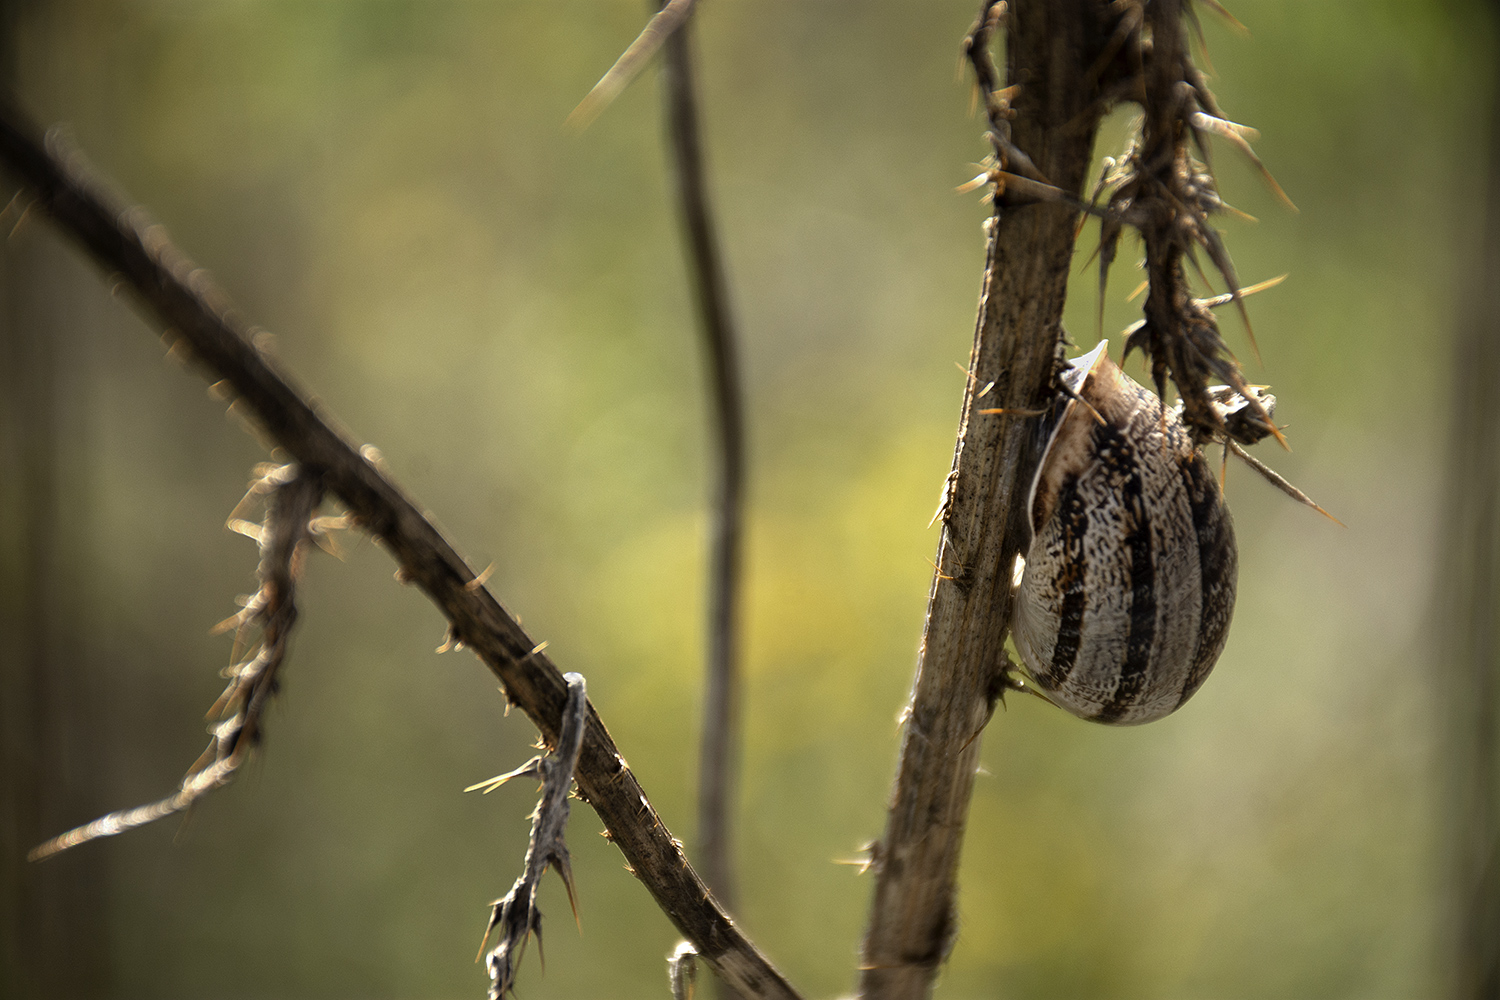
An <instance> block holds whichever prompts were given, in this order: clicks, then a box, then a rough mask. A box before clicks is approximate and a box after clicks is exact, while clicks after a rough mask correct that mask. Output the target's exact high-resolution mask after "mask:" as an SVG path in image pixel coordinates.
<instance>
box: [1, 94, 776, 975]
mask: <svg viewBox="0 0 1500 1000" xmlns="http://www.w3.org/2000/svg"><path fill="white" fill-rule="evenodd" d="M38 133H39V130H38V129H36V128H35V127H34V126H32V125H30V124H29V123H28V122H27V121H26V120H25V119H24V117H23V116H22V115H21V114H20V113H19V112H17V111H16V110H14V108H13V107H11V106H9V105H8V104H7V105H5V106H3V107H0V162H3V163H4V164H5V166H6V167H7V168H8V169H9V170H10V171H11V173H12V174H13V175H14V176H15V177H16V178H17V179H18V180H20V181H21V182H22V183H23V184H24V185H25V187H26V188H27V190H28V191H29V192H30V194H31V196H32V197H33V198H34V199H35V200H36V203H37V204H38V205H40V207H41V208H43V209H45V210H46V212H47V213H48V214H49V215H50V216H51V217H52V218H53V219H54V220H55V221H56V222H57V224H58V225H59V226H60V227H61V228H62V229H63V230H64V231H65V232H67V233H68V234H69V235H70V236H71V237H73V238H74V239H75V240H77V241H78V242H79V243H80V244H82V246H83V247H84V249H85V250H87V251H88V253H89V254H90V255H91V256H92V257H93V258H94V259H95V261H96V262H97V263H98V264H100V265H101V266H102V267H103V268H104V269H105V271H106V272H108V273H109V274H111V275H112V276H114V277H112V279H111V280H115V281H118V282H119V283H120V284H122V285H123V286H125V287H126V288H128V289H130V290H131V291H132V292H134V293H135V296H136V297H137V298H138V300H139V302H140V303H141V305H143V306H144V307H145V308H146V309H147V310H148V311H149V312H150V313H151V314H153V315H154V316H155V317H156V318H157V319H159V320H160V322H161V323H162V325H163V326H164V327H165V331H166V332H165V334H164V336H165V338H166V339H168V340H170V341H171V342H172V343H173V346H174V349H175V350H178V351H179V352H181V353H183V354H186V355H187V356H188V357H189V358H190V359H191V360H192V361H193V362H194V363H196V364H197V365H198V366H200V367H201V368H202V369H203V370H204V371H205V372H206V373H207V374H208V375H209V376H210V377H211V378H212V379H214V380H215V381H218V380H221V379H222V380H223V381H224V382H225V384H226V388H227V389H229V390H231V391H232V393H233V395H234V396H235V397H236V401H237V403H238V404H239V405H240V406H241V407H242V408H243V409H244V410H245V411H246V412H248V413H250V414H252V415H253V416H254V418H255V419H256V420H257V421H258V423H259V425H260V428H261V430H262V431H263V432H264V433H265V434H266V436H267V437H269V438H270V439H271V440H273V441H275V442H276V443H277V444H278V445H280V446H281V447H282V448H284V449H285V450H286V452H287V453H288V454H289V455H290V456H291V458H292V459H294V460H295V461H296V462H298V463H299V464H300V465H301V466H302V467H303V468H304V469H305V470H307V472H308V473H309V474H315V475H320V476H321V477H322V481H323V484H324V486H325V488H326V489H327V490H328V492H329V493H331V494H333V495H335V496H337V497H338V498H339V499H340V500H341V501H342V502H343V503H344V505H345V506H346V507H347V508H348V510H349V512H350V514H351V515H352V516H353V517H354V518H355V519H356V520H357V522H358V523H359V525H360V526H361V527H363V528H364V529H365V530H366V531H368V532H370V534H372V535H373V536H375V537H376V538H378V539H379V540H380V541H381V542H382V543H384V545H385V546H386V548H388V549H389V550H390V552H391V555H392V557H393V558H395V559H396V561H397V562H398V563H399V565H400V568H401V575H402V577H403V579H405V580H407V581H409V582H411V583H414V584H416V585H417V586H418V587H420V588H421V589H422V590H423V591H424V592H425V593H426V594H427V595H428V597H430V598H431V599H432V601H433V603H434V604H436V605H437V606H438V609H439V610H440V611H441V612H442V613H443V615H444V616H445V617H446V618H447V619H448V621H449V624H450V628H451V631H452V634H453V637H454V638H455V639H457V640H460V641H462V642H464V643H465V644H466V645H468V646H469V648H470V649H472V650H473V651H474V652H475V654H476V655H478V656H479V658H480V659H481V660H483V661H484V663H485V665H486V666H488V667H489V668H490V670H491V671H492V672H493V673H494V674H495V676H496V677H498V678H499V680H500V682H501V684H502V686H503V688H504V691H505V694H506V696H507V697H508V698H509V699H510V700H511V701H512V702H513V703H515V704H516V705H518V706H520V708H521V709H522V710H523V711H524V712H525V713H526V714H527V716H529V717H530V718H531V720H532V721H533V722H534V723H535V724H536V726H537V728H538V729H539V730H540V731H541V733H542V737H543V739H544V740H545V741H546V742H547V743H548V745H550V746H554V747H555V746H557V744H558V738H559V734H560V727H561V722H562V718H563V711H564V708H565V706H566V704H567V698H568V689H567V684H566V682H565V681H564V680H563V676H562V673H561V672H560V671H559V670H558V669H557V668H556V667H555V666H553V664H552V662H551V661H550V660H549V659H548V658H547V657H546V656H545V655H544V654H543V653H542V652H541V650H540V647H539V645H538V643H537V642H536V641H535V640H533V639H532V638H531V637H530V636H528V635H527V634H526V632H525V631H524V630H522V628H521V627H520V625H518V624H517V623H516V621H515V620H514V619H513V618H511V616H510V615H509V614H507V613H506V611H505V609H504V608H502V607H501V606H500V604H499V602H497V601H496V600H495V598H494V597H493V596H492V595H491V594H490V593H489V592H488V591H487V590H485V589H484V587H483V586H482V585H479V584H478V583H477V582H476V577H475V573H474V571H473V570H472V569H471V568H470V567H469V566H468V564H466V563H465V562H464V560H463V559H462V558H460V557H459V555H458V553H457V552H455V551H454V549H453V546H452V545H450V544H449V542H448V540H447V539H445V538H444V537H443V536H442V534H441V533H440V532H439V531H438V530H437V528H436V527H434V526H433V524H432V523H431V522H430V521H428V520H427V519H426V518H425V517H424V516H423V515H422V513H421V510H420V508H418V507H417V505H416V504H414V503H413V502H412V501H411V499H410V498H408V497H407V496H406V494H405V493H403V492H402V491H401V490H400V489H399V488H398V487H397V486H396V485H395V484H394V483H393V482H391V480H390V479H389V478H387V477H386V476H385V475H384V473H383V472H382V471H381V470H380V469H379V468H378V467H377V466H376V464H375V463H374V462H373V461H371V460H370V459H369V458H366V457H364V456H363V455H362V454H361V452H360V450H358V449H356V447H355V446H354V445H353V444H351V443H350V442H349V441H348V440H347V439H346V438H345V437H344V436H343V435H342V434H341V433H340V432H338V431H336V430H335V429H334V428H333V426H332V423H331V420H330V419H329V418H328V417H326V416H325V415H324V414H321V413H320V412H319V411H318V410H317V409H316V408H315V407H314V405H313V404H311V403H310V402H309V401H308V400H307V398H306V397H305V396H304V395H303V394H302V393H301V392H300V391H299V390H298V389H296V388H295V387H294V386H293V384H292V383H291V381H290V380H289V379H288V378H287V377H286V376H285V375H284V374H283V373H281V372H280V371H279V370H278V368H277V366H276V365H275V364H274V363H273V362H272V361H271V359H270V358H269V357H268V356H267V355H266V354H265V353H264V352H263V351H262V350H261V349H260V348H259V347H257V346H256V330H255V329H254V328H253V327H252V326H251V325H250V324H249V323H248V322H247V321H246V320H245V318H244V317H243V316H241V315H240V314H239V313H238V312H236V311H235V310H234V308H233V307H232V305H231V304H230V302H229V300H228V299H227V297H226V296H225V295H224V294H223V292H222V291H220V290H219V289H218V288H217V286H215V285H214V283H213V282H212V280H211V279H210V278H209V276H208V274H207V272H205V271H203V270H202V269H201V268H197V267H195V266H194V265H193V264H192V263H191V262H190V261H189V260H188V259H187V258H186V257H184V256H183V255H182V253H181V252H180V251H178V250H177V248H176V247H175V246H173V245H172V243H171V241H170V240H169V239H168V237H167V234H166V232H165V231H164V230H163V229H162V228H161V227H160V226H159V225H154V224H152V223H151V222H150V221H149V219H148V218H147V217H146V216H145V214H144V213H143V212H141V211H140V210H139V209H129V210H126V209H122V208H121V207H119V206H118V205H117V204H116V203H115V201H114V199H113V198H111V197H110V196H108V195H106V194H104V193H102V191H101V185H100V183H99V182H98V181H97V180H96V179H95V178H94V176H93V174H92V172H91V171H90V170H89V168H88V167H87V166H86V165H85V164H84V162H83V160H82V158H81V156H79V155H78V154H77V153H76V152H74V151H72V150H70V149H69V148H67V147H66V145H65V144H64V143H63V142H62V141H61V139H60V138H58V136H57V134H56V133H55V132H54V133H52V134H50V135H49V136H48V137H47V138H46V139H45V140H43V139H41V138H39V135H38ZM372 457H373V456H372ZM577 780H578V790H579V794H580V795H581V797H582V798H583V799H584V800H585V801H587V802H588V803H589V804H590V805H592V806H593V807H594V809H595V811H596V812H598V814H599V816H600V818H601V819H602V820H603V821H604V824H605V826H606V827H607V828H608V831H609V834H610V839H611V840H612V841H613V842H614V843H615V845H616V846H617V847H619V849H620V852H621V853H622V854H624V855H625V857H626V859H627V861H628V862H629V863H630V866H631V869H632V870H633V871H634V872H635V874H636V875H637V877H639V878H640V879H641V881H642V883H643V884H644V885H645V886H646V888H647V890H648V891H649V892H650V893H651V895H652V897H653V898H654V899H655V900H656V902H657V905H659V906H660V907H661V909H662V911H663V912H664V913H665V914H666V915H667V917H668V918H669V919H670V920H671V921H672V923H673V924H675V925H676V927H677V928H678V930H680V931H681V932H682V934H683V935H684V936H685V937H686V938H688V940H690V941H691V942H692V943H693V945H694V947H695V948H696V949H697V950H698V953H699V955H700V956H701V957H702V958H703V959H704V961H706V962H708V963H709V965H710V966H711V967H712V968H713V969H714V971H715V972H716V973H717V974H718V975H719V976H720V977H721V978H723V979H724V980H726V981H728V982H729V983H731V984H733V985H734V986H735V988H737V989H739V990H740V991H741V992H743V993H744V994H746V995H747V996H752V997H763V998H767V1000H771V998H783V1000H791V998H795V997H797V996H798V994H797V992H796V991H795V990H794V989H793V988H792V986H791V984H790V983H788V982H787V980H786V979H785V977H783V976H782V975H781V973H780V972H778V971H777V970H776V969H775V967H774V966H772V965H771V963H770V962H769V961H768V960H767V959H766V958H765V956H763V955H761V954H760V952H758V951H757V950H756V949H755V946H754V945H753V944H751V942H750V941H749V940H748V939H747V938H746V937H745V936H744V935H743V934H742V933H741V932H740V931H739V929H738V928H737V927H736V926H735V925H734V924H733V922H732V921H731V920H730V919H729V917H728V916H727V915H725V913H724V912H723V911H722V910H720V909H719V907H718V906H717V904H716V903H715V902H714V900H713V898H712V896H711V895H710V894H709V892H708V890H707V888H706V887H705V886H704V884H703V882H702V881H701V880H700V879H699V878H698V876H697V874H696V873H694V871H693V869H692V867H691V865H689V864H688V861H687V858H686V857H685V856H684V855H683V853H682V850H681V848H680V847H679V846H678V844H677V843H676V841H674V840H673V838H672V835H671V833H670V832H669V831H668V830H667V828H666V827H665V826H664V825H663V824H662V822H661V819H660V818H659V817H658V816H657V814H656V810H655V809H653V808H652V806H651V804H650V802H649V800H648V799H647V798H646V795H645V791H644V790H643V789H642V788H641V786H640V783H639V782H638V781H636V779H635V776H634V775H633V774H632V773H631V772H630V769H629V768H628V767H627V766H626V764H625V760H624V758H623V757H621V755H620V753H619V751H618V749H617V748H616V747H615V744H614V741H613V740H612V739H611V738H610V736H609V732H608V731H607V730H606V729H605V728H604V723H603V722H602V721H601V720H600V719H599V716H598V714H597V713H596V712H594V710H593V708H592V706H590V708H589V712H588V721H587V726H586V728H585V731H584V736H583V749H582V752H581V754H580V756H579V763H578V773H577Z"/></svg>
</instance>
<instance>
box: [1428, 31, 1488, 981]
mask: <svg viewBox="0 0 1500 1000" xmlns="http://www.w3.org/2000/svg"><path fill="white" fill-rule="evenodd" d="M1492 16H1493V17H1494V18H1495V19H1496V21H1497V23H1500V3H1494V4H1492ZM1494 72H1495V76H1494V78H1493V79H1492V81H1491V93H1490V100H1491V111H1490V151H1489V167H1488V174H1489V177H1488V182H1487V184H1486V206H1485V217H1484V236H1483V244H1482V246H1481V247H1480V251H1479V256H1478V260H1477V261H1476V267H1475V273H1474V274H1473V276H1472V283H1471V285H1470V292H1469V302H1468V307H1467V309H1466V310H1465V311H1464V312H1463V314H1462V316H1463V319H1462V326H1461V328H1460V329H1459V331H1458V336H1457V337H1456V338H1455V343H1454V359H1453V378H1454V384H1453V410H1452V428H1451V430H1450V434H1449V447H1450V449H1451V451H1450V454H1449V457H1448V472H1447V483H1448V490H1449V496H1448V501H1447V505H1446V507H1445V511H1444V519H1443V524H1444V530H1445V531H1446V533H1447V537H1446V538H1445V540H1444V549H1443V559H1442V562H1441V563H1440V565H1439V579H1440V581H1441V583H1440V585H1439V591H1438V593H1439V601H1438V607H1439V613H1438V621H1439V622H1440V623H1441V627H1442V634H1443V641H1444V643H1445V646H1446V649H1445V654H1446V655H1445V656H1444V662H1445V663H1446V664H1447V666H1448V671H1447V674H1446V677H1445V680H1446V681H1447V686H1446V691H1445V698H1446V707H1447V714H1448V717H1447V720H1446V721H1447V725H1446V727H1445V728H1446V732H1447V733H1448V734H1449V745H1448V754H1447V755H1446V757H1445V759H1444V764H1445V770H1446V773H1447V774H1448V775H1449V776H1450V785H1451V788H1450V791H1451V799H1450V812H1449V815H1448V817H1447V820H1448V824H1449V825H1448V830H1449V834H1448V837H1447V841H1448V845H1449V848H1450V851H1451V874H1452V879H1453V881H1452V884H1451V892H1452V895H1451V906H1450V915H1451V921H1452V924H1451V930H1452V933H1451V934H1449V935H1445V937H1446V938H1448V939H1449V940H1451V941H1452V942H1453V944H1454V946H1455V948H1454V951H1453V952H1451V953H1450V954H1449V955H1444V956H1441V957H1442V959H1443V960H1448V961H1451V962H1452V963H1453V964H1452V971H1453V975H1452V988H1453V993H1452V995H1453V996H1454V997H1455V998H1461V1000H1481V998H1484V1000H1494V998H1500V642H1497V640H1500V406H1497V399H1496V387H1497V386H1500V65H1497V66H1496V67H1495V70H1494Z"/></svg>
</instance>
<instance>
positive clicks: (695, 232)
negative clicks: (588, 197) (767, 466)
mask: <svg viewBox="0 0 1500 1000" xmlns="http://www.w3.org/2000/svg"><path fill="white" fill-rule="evenodd" d="M689 30H690V27H689V26H688V25H686V24H684V25H683V26H682V27H681V28H680V29H679V30H678V31H676V32H674V33H673V34H672V36H671V37H670V38H668V39H667V42H666V49H665V51H664V53H663V61H662V79H663V82H664V84H665V90H666V104H667V109H666V110H667V123H668V131H669V137H670V145H671V148H672V158H673V161H674V163H675V165H676V179H677V204H678V208H679V210H680V213H681V216H682V227H683V234H684V238H685V241H686V248H687V257H688V265H689V270H690V272H691V278H692V281H691V284H692V286H693V299H694V301H695V302H696V303H697V306H698V327H699V329H700V330H701V331H702V334H703V347H704V353H705V355H706V359H707V361H708V370H709V378H708V386H709V399H710V404H711V406H712V407H713V427H714V431H715V433H714V435H713V441H714V445H715V447H714V451H715V456H714V457H715V458H716V459H717V465H718V468H717V469H716V476H715V478H716V480H717V481H716V483H715V489H714V500H713V515H712V536H711V542H710V555H709V573H708V664H707V671H706V678H705V680H706V683H705V684H704V693H703V738H702V743H701V744H700V751H699V774H698V852H697V857H698V865H699V867H700V868H701V870H702V872H703V878H704V880H705V881H706V882H707V883H708V885H709V887H710V888H711V889H713V891H714V895H715V896H717V897H718V899H719V902H720V903H721V904H722V905H723V906H724V907H725V908H726V909H728V910H733V909H734V889H735V880H734V862H733V858H732V854H731V851H730V830H731V829H732V825H733V824H732V815H733V809H732V805H733V801H734V787H735V780H734V776H735V765H736V760H737V758H738V756H739V729H740V727H739V711H738V710H739V684H740V682H739V662H738V661H739V655H738V654H739V643H738V638H739V629H738V624H739V615H738V607H739V590H740V565H741V558H740V557H741V552H742V551H743V541H742V539H743V535H744V493H745V418H744V404H743V401H742V400H743V394H742V392H741V389H740V375H739V362H738V359H737V357H736V355H735V329H734V318H733V316H732V314H731V312H730V309H729V282H728V279H727V278H726V277H725V273H724V258H723V254H722V253H721V252H720V250H719V241H718V237H717V234H716V231H715V226H714V220H713V214H712V212H711V211H710V210H709V204H708V188H707V182H706V179H705V176H704V169H703V143H702V139H701V137H700V135H699V131H698V107H697V104H698V101H697V94H696V88H695V86H694V82H693V64H692V57H691V50H690V48H689V41H690V39H689V34H688V32H689Z"/></svg>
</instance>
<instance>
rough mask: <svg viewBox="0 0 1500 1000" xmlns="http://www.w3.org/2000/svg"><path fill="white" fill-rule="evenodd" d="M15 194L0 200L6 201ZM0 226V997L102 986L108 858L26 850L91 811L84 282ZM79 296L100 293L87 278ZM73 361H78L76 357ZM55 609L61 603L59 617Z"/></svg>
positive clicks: (35, 228) (9, 35) (12, 13)
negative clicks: (78, 354)
mask: <svg viewBox="0 0 1500 1000" xmlns="http://www.w3.org/2000/svg"><path fill="white" fill-rule="evenodd" d="M26 6H27V4H25V3H23V2H19V0H0V80H3V84H4V86H5V87H6V88H7V89H9V88H10V87H11V85H12V84H13V82H14V80H15V65H16V51H15V44H16V28H17V26H18V25H19V23H20V21H21V16H22V13H23V11H22V8H24V7H26ZM13 193H14V189H6V190H4V191H3V194H0V202H4V201H8V200H9V199H10V196H11V195H12V194H13ZM19 208H21V206H19V205H16V206H12V208H11V210H10V212H8V213H7V215H6V216H5V217H4V219H3V225H0V997H17V998H19V997H88V996H98V995H102V994H103V993H104V992H105V987H106V983H107V979H108V953H109V952H108V941H107V939H106V935H105V928H106V923H105V912H104V901H105V898H106V891H105V890H106V880H105V878H104V875H105V867H104V864H105V863H104V858H103V856H102V855H100V854H98V853H93V854H89V853H85V852H80V853H79V854H78V856H77V857H70V858H65V859H61V860H60V861H59V862H58V863H54V864H46V865H30V864H28V863H27V862H26V858H25V855H26V850H27V849H28V848H29V847H31V846H33V845H35V844H37V843H39V842H40V841H42V840H44V839H46V838H47V837H48V836H50V835H51V834H52V833H53V832H55V831H56V830H59V829H63V828H66V827H67V826H70V825H72V824H73V823H75V822H77V821H78V818H79V817H80V816H81V815H83V814H84V813H86V812H88V810H89V809H90V808H92V806H93V805H94V803H93V802H91V801H83V800H88V799H92V797H93V796H91V795H90V793H89V791H88V789H89V788H90V787H91V786H92V782H91V781H90V780H89V778H88V771H87V770H86V767H85V765H84V764H83V762H82V760H81V758H80V755H79V754H78V753H77V751H78V750H79V749H80V746H81V744H85V743H88V742H90V741H91V739H92V732H93V730H94V729H95V727H94V726H93V725H92V723H91V718H90V716H89V712H90V709H89V706H90V705H91V704H92V702H93V699H92V698H90V697H89V695H88V691H89V687H90V685H89V684H88V682H87V678H85V677H84V676H82V672H83V671H84V669H85V668H84V667H83V660H82V658H81V657H80V656H78V655H77V649H76V647H75V645H74V644H73V643H71V642H70V639H69V635H70V629H69V621H68V620H67V614H68V613H71V614H80V615H85V614H87V609H85V608H82V607H79V602H78V601H77V600H69V592H70V590H72V588H71V587H70V586H69V578H70V576H71V575H74V574H76V573H77V567H76V566H75V565H71V564H72V563H75V562H76V560H69V559H68V558H67V555H66V553H67V551H68V544H67V541H66V539H67V538H68V536H69V533H70V531H71V530H72V529H75V528H76V527H77V526H76V524H71V525H70V524H69V523H68V521H69V515H68V514H67V513H66V511H67V510H68V508H69V507H70V505H69V504H68V503H66V502H65V493H66V492H67V488H66V481H67V480H68V478H69V477H68V475H67V468H68V463H67V459H66V458H65V456H66V455H68V454H77V448H76V442H75V444H74V446H73V447H69V445H68V444H67V443H66V442H65V441H64V440H63V437H64V432H63V430H62V428H63V427H64V426H65V425H66V424H67V420H66V414H69V413H73V412H76V410H77V407H78V403H79V399H78V396H79V393H78V392H77V385H78V383H77V379H76V377H70V376H68V375H67V374H66V368H65V366H66V361H67V358H68V357H69V351H68V349H67V344H68V342H69V341H70V340H75V339H76V338H77V337H78V336H80V334H79V332H78V331H77V330H76V329H73V328H74V327H76V325H77V324H76V323H75V322H73V319H76V317H73V318H70V317H69V315H68V314H69V312H70V311H71V310H70V309H69V303H71V302H76V301H77V299H78V297H79V296H78V292H79V288H78V286H79V284H80V283H81V282H82V281H85V280H87V281H93V280H95V279H93V278H92V277H91V276H89V275H87V274H86V272H84V271H83V270H82V268H81V267H80V266H79V264H78V263H77V262H76V261H75V260H74V259H72V256H71V255H70V254H68V253H66V252H65V251H64V250H63V248H62V247H61V245H60V244H59V243H58V242H57V241H56V238H55V237H54V236H53V235H52V234H51V233H50V231H47V230H46V229H45V228H44V227H43V226H42V225H40V224H38V223H39V220H35V219H32V220H27V221H26V222H23V223H22V224H21V228H20V229H19V230H16V231H14V235H12V232H13V229H14V227H15V226H16V224H17V220H18V209H19ZM89 291H90V292H91V293H92V294H94V295H97V292H95V291H93V289H92V288H90V289H89ZM74 367H75V369H76V366H74ZM64 609H71V611H69V612H66V613H65V610H64Z"/></svg>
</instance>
